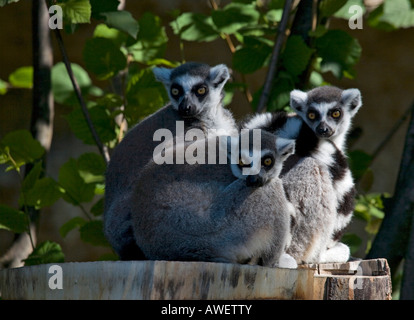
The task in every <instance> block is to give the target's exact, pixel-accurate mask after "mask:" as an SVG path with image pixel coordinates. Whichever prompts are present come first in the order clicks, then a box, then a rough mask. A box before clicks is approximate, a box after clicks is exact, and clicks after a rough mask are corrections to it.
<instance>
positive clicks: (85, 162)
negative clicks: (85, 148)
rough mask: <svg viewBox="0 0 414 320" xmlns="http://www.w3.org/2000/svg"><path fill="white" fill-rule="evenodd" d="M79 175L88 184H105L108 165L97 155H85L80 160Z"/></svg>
mask: <svg viewBox="0 0 414 320" xmlns="http://www.w3.org/2000/svg"><path fill="white" fill-rule="evenodd" d="M78 169H79V175H80V176H81V177H82V179H83V180H84V181H85V182H86V183H95V182H103V181H104V180H105V178H104V175H105V170H106V164H105V161H104V159H103V158H102V157H101V156H100V155H99V154H97V153H84V154H82V155H81V156H80V157H79V159H78Z"/></svg>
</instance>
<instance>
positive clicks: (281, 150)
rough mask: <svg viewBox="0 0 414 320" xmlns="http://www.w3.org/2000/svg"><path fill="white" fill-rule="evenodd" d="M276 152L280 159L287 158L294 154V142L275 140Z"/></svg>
mask: <svg viewBox="0 0 414 320" xmlns="http://www.w3.org/2000/svg"><path fill="white" fill-rule="evenodd" d="M276 150H277V153H278V154H280V155H281V156H282V157H288V156H290V155H291V154H294V153H295V140H293V139H285V138H276Z"/></svg>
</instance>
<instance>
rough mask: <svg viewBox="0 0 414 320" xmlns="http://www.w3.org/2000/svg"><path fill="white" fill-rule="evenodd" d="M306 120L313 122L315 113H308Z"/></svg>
mask: <svg viewBox="0 0 414 320" xmlns="http://www.w3.org/2000/svg"><path fill="white" fill-rule="evenodd" d="M308 118H309V119H310V120H315V118H316V113H315V112H309V113H308Z"/></svg>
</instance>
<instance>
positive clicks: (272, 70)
mask: <svg viewBox="0 0 414 320" xmlns="http://www.w3.org/2000/svg"><path fill="white" fill-rule="evenodd" d="M292 4H293V0H286V2H285V6H284V8H283V14H282V19H281V20H280V23H279V27H278V32H277V35H276V40H275V45H274V47H273V52H272V59H271V61H270V65H269V70H268V72H267V75H266V80H265V83H264V86H263V91H262V94H261V96H260V100H259V103H258V105H257V112H264V111H265V109H266V105H267V102H268V100H269V96H270V91H271V89H272V83H273V78H274V77H275V74H276V66H277V62H278V60H279V54H280V50H281V49H282V45H283V42H284V40H285V33H286V28H287V23H288V20H289V19H288V18H289V14H290V11H291V9H292Z"/></svg>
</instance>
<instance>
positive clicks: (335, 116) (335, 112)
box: [332, 110, 341, 118]
mask: <svg viewBox="0 0 414 320" xmlns="http://www.w3.org/2000/svg"><path fill="white" fill-rule="evenodd" d="M340 116H341V111H339V110H335V111H334V112H332V118H339V117H340Z"/></svg>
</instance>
